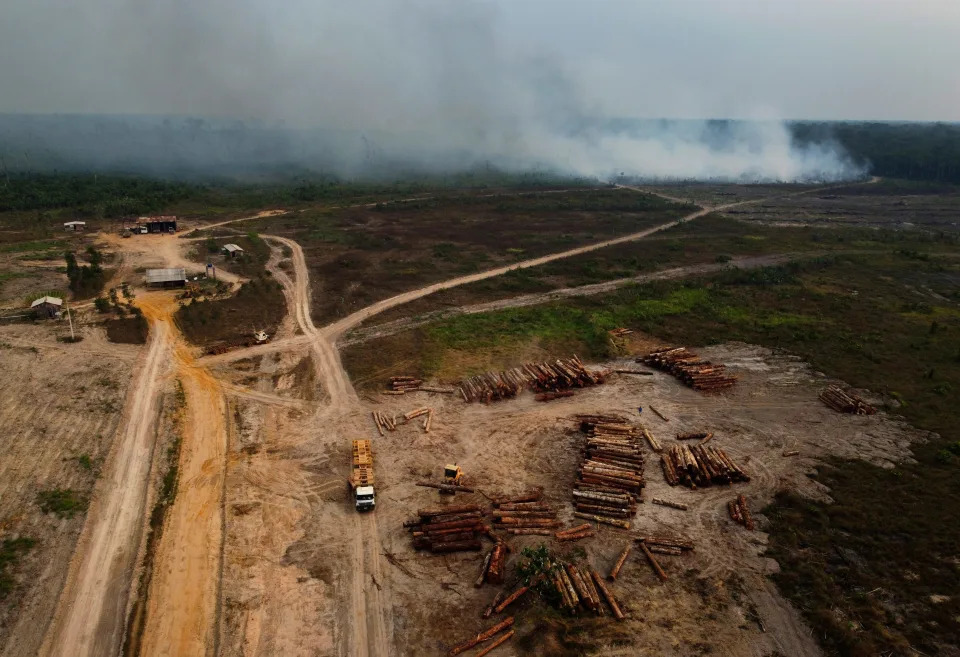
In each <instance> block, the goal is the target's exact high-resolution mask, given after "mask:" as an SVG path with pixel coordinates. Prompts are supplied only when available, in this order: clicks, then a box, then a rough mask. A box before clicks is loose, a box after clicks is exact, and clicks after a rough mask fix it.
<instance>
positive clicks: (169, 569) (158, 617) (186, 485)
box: [141, 344, 227, 656]
mask: <svg viewBox="0 0 960 657" xmlns="http://www.w3.org/2000/svg"><path fill="white" fill-rule="evenodd" d="M176 362H177V370H176V371H177V376H178V377H179V379H180V382H181V383H182V385H183V390H184V393H185V395H186V409H187V410H186V417H185V422H184V428H183V442H182V446H181V450H180V475H179V481H178V484H177V496H176V498H175V501H174V503H173V506H172V507H171V508H170V509H169V510H168V511H167V517H166V520H165V522H164V527H163V534H162V535H161V538H160V543H159V546H158V549H157V553H156V556H155V558H154V572H153V579H152V581H151V583H150V591H149V597H148V601H147V616H146V623H145V626H144V631H143V638H142V644H141V646H142V647H141V654H142V655H151V656H152V655H177V656H188V655H208V654H213V652H214V649H215V646H216V623H215V620H216V609H217V601H218V591H219V589H218V586H219V571H220V554H221V550H220V546H221V541H222V536H223V517H222V506H221V504H222V497H223V481H224V472H225V469H224V466H225V459H226V452H227V434H226V421H225V415H226V404H225V402H224V398H223V394H222V391H221V386H220V383H219V382H218V381H217V379H215V378H214V377H213V376H212V375H211V374H210V372H208V371H207V370H206V369H204V368H200V367H196V366H195V365H194V363H193V360H192V357H191V356H190V350H189V348H188V347H187V346H186V345H182V344H181V345H179V346H178V347H177V350H176Z"/></svg>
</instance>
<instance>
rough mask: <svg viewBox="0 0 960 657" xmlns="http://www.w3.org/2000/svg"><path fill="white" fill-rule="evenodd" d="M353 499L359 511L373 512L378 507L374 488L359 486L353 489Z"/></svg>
mask: <svg viewBox="0 0 960 657" xmlns="http://www.w3.org/2000/svg"><path fill="white" fill-rule="evenodd" d="M353 498H354V501H355V502H356V505H357V511H373V509H374V507H375V506H376V505H377V500H376V498H375V496H374V493H373V486H357V487H356V488H354V489H353Z"/></svg>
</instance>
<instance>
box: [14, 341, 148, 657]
mask: <svg viewBox="0 0 960 657" xmlns="http://www.w3.org/2000/svg"><path fill="white" fill-rule="evenodd" d="M64 323H65V322H64ZM65 330H66V327H61V326H58V325H56V324H55V323H39V324H36V325H22V324H16V325H9V326H0V345H2V346H0V363H2V371H3V376H2V377H0V426H2V427H3V431H2V433H0V453H2V454H3V457H2V458H0V534H2V536H3V538H5V539H7V538H11V537H16V536H20V537H24V538H32V539H34V540H35V541H36V544H35V545H34V547H33V548H32V549H31V550H30V551H29V552H27V553H26V555H25V556H24V557H23V558H22V559H21V561H20V563H19V564H17V566H16V568H15V573H16V576H15V580H16V585H15V588H14V590H13V592H12V593H11V595H10V597H9V598H8V599H7V600H4V601H3V604H2V605H0V646H2V653H0V654H3V655H4V656H5V657H6V656H8V655H9V656H14V655H17V656H20V655H22V656H24V657H26V656H28V655H36V654H37V652H38V650H39V648H40V643H41V641H42V640H43V636H44V632H45V630H46V628H47V625H48V624H49V623H50V621H51V618H52V617H53V615H54V609H55V607H56V604H57V595H58V593H59V591H60V589H61V587H62V586H63V583H64V580H65V578H66V575H67V570H68V567H69V566H70V561H71V556H72V554H73V551H74V548H75V546H76V544H77V539H78V537H79V536H80V533H81V530H82V528H83V526H84V520H85V517H86V512H85V511H84V510H81V511H79V512H77V513H76V514H75V515H73V517H71V518H60V517H58V516H57V515H55V514H53V513H44V512H43V511H42V510H41V509H40V507H39V505H38V501H37V496H38V494H39V493H40V492H41V491H50V490H54V489H70V490H73V491H75V492H76V493H77V494H78V495H79V496H80V497H81V498H83V499H88V498H89V497H90V496H91V494H92V492H93V490H94V487H95V486H97V485H99V484H98V480H99V479H100V478H101V477H102V472H103V466H104V463H105V462H106V460H107V456H108V454H109V452H110V450H111V447H112V445H113V443H114V437H115V435H116V433H117V429H118V426H119V424H120V421H121V415H122V412H123V410H124V397H125V390H126V388H127V385H128V384H129V382H130V378H131V372H132V370H133V368H134V365H135V363H136V361H137V357H138V354H139V353H140V351H141V350H140V349H139V348H137V347H134V346H130V345H115V344H110V343H108V342H107V341H106V339H105V336H104V335H103V331H102V330H101V329H81V334H83V335H85V339H84V340H83V342H80V343H77V344H64V343H60V342H57V340H56V337H57V335H63V333H64V331H65ZM88 465H89V467H88Z"/></svg>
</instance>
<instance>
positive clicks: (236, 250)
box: [221, 244, 243, 258]
mask: <svg viewBox="0 0 960 657" xmlns="http://www.w3.org/2000/svg"><path fill="white" fill-rule="evenodd" d="M221 251H222V252H223V254H224V255H227V256H230V257H231V258H236V257H237V256H238V255H242V254H243V249H241V248H240V247H239V246H237V245H236V244H224V245H223V248H222V249H221Z"/></svg>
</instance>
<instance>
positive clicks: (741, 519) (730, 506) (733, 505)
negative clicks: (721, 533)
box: [727, 495, 754, 531]
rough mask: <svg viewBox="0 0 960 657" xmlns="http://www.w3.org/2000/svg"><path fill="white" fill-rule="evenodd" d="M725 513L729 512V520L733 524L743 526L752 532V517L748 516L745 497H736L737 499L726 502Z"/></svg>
mask: <svg viewBox="0 0 960 657" xmlns="http://www.w3.org/2000/svg"><path fill="white" fill-rule="evenodd" d="M727 511H729V512H730V519H731V520H733V521H734V522H735V523H737V524H740V525H743V526H744V527H746V528H747V529H749V530H751V531H752V530H753V527H754V524H753V516H751V515H750V508H749V507H748V506H747V498H746V497H744V496H743V495H737V499H735V500H730V501H729V502H727Z"/></svg>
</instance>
